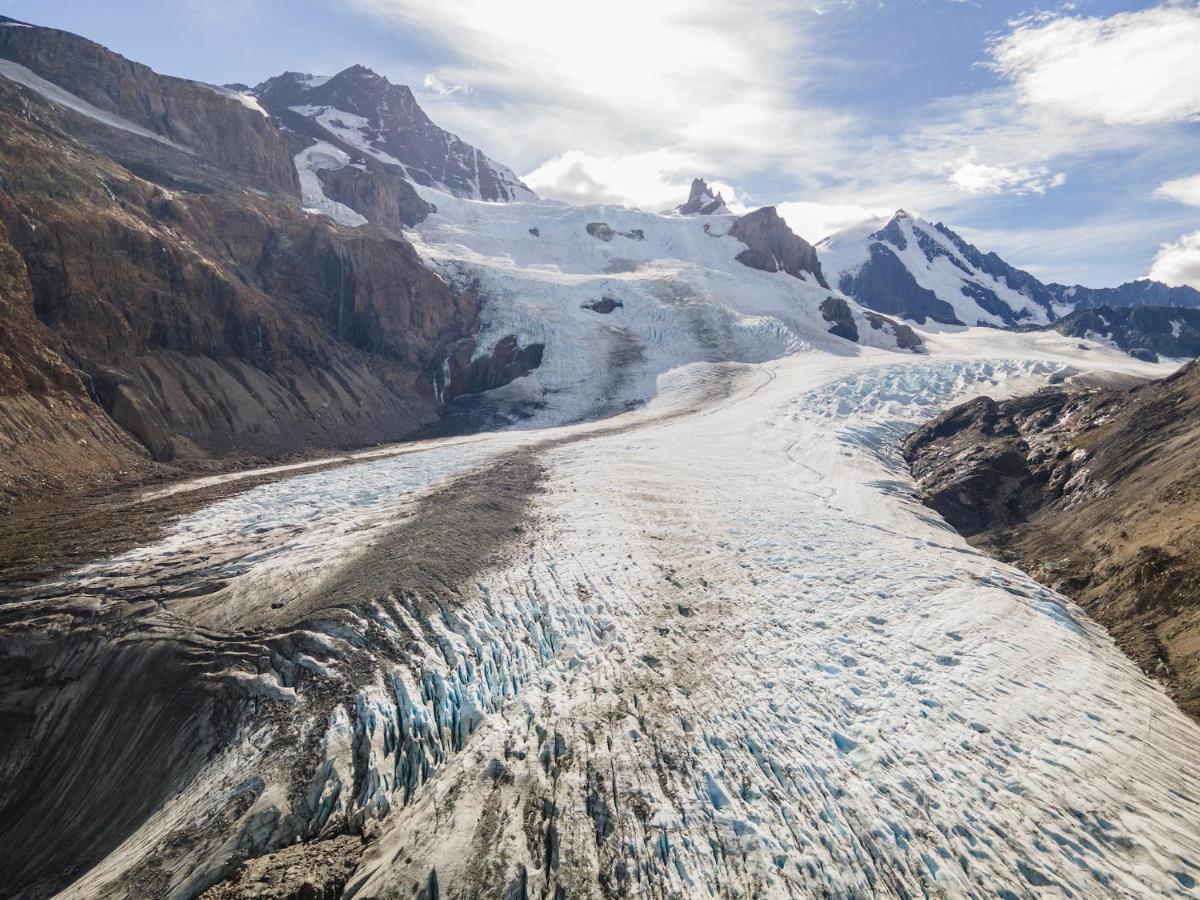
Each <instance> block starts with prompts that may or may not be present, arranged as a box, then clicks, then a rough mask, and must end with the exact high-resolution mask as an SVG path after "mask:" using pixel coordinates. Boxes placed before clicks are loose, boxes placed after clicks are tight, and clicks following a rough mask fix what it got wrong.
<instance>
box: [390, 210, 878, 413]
mask: <svg viewBox="0 0 1200 900" xmlns="http://www.w3.org/2000/svg"><path fill="white" fill-rule="evenodd" d="M418 191H419V192H420V193H421V194H422V196H423V197H425V199H427V200H429V201H431V202H432V203H433V204H434V205H435V206H436V207H437V212H436V213H435V214H433V215H431V216H429V218H427V219H426V220H425V221H424V222H422V223H421V224H420V225H418V226H417V227H416V228H414V229H413V230H412V231H411V232H409V235H410V239H411V240H412V241H413V244H414V246H416V248H417V250H418V252H419V253H420V254H421V255H422V256H423V257H424V258H425V259H426V260H427V261H428V262H429V263H430V265H432V266H433V267H434V268H435V269H436V270H437V271H439V272H441V273H442V274H443V275H444V276H445V277H446V278H447V279H448V280H449V281H451V282H452V283H457V284H461V285H462V286H464V287H467V286H469V285H473V284H474V285H478V289H479V290H480V292H481V293H482V294H483V295H484V296H486V297H487V298H488V302H487V303H486V305H485V307H484V310H483V313H482V319H483V321H482V333H481V335H480V339H479V346H480V347H483V348H488V347H491V346H492V345H493V344H494V343H495V342H496V341H498V340H499V339H500V338H502V337H504V336H505V335H509V334H512V335H516V336H517V338H518V339H519V341H520V342H521V344H522V345H524V344H527V343H533V342H537V343H543V344H545V345H546V351H545V354H544V356H543V361H542V365H541V367H540V368H538V369H537V370H536V371H534V372H533V373H531V374H530V375H529V376H527V378H526V379H523V381H527V382H528V384H527V385H525V386H524V388H525V391H526V392H527V394H530V395H532V396H534V397H536V398H538V399H540V401H541V402H542V403H543V408H542V409H541V410H539V411H538V412H537V413H536V414H535V415H534V416H533V418H532V419H530V420H529V422H528V423H527V424H529V425H547V424H560V423H563V422H569V421H574V420H577V419H579V418H582V417H585V416H589V415H595V414H598V413H602V412H612V411H619V410H621V409H624V408H626V407H627V406H629V405H630V404H636V403H640V402H644V401H645V400H647V399H649V398H650V397H652V396H654V394H655V392H656V389H657V388H656V379H657V378H658V377H659V376H660V375H662V374H663V373H665V372H667V371H669V370H671V369H673V368H676V367H678V366H681V365H685V364H687V363H691V362H701V361H716V360H725V361H732V362H762V361H765V360H768V359H776V358H779V357H782V356H784V355H786V354H789V353H795V352H801V351H808V350H814V349H821V350H824V351H827V352H831V353H839V354H856V353H862V352H870V351H865V350H864V348H862V347H860V346H857V345H855V344H852V343H850V342H848V341H845V340H843V339H841V338H837V337H834V336H832V335H830V334H828V329H829V328H830V323H828V322H826V321H825V320H824V319H823V318H822V316H821V314H820V311H819V306H820V304H821V302H822V301H823V300H824V299H825V298H826V297H828V296H830V295H831V294H832V293H836V292H831V291H828V290H825V289H824V288H821V287H819V286H818V285H815V284H812V283H809V282H806V281H802V280H799V279H796V278H793V277H792V276H790V275H787V274H786V273H783V272H775V273H767V272H762V271H759V270H757V269H751V268H748V267H747V266H745V265H743V264H742V263H740V262H738V261H737V260H736V256H737V255H738V254H739V253H741V252H742V251H743V250H745V245H744V244H742V243H741V242H740V241H738V240H737V239H735V238H732V237H729V236H727V235H725V234H724V229H723V226H724V225H725V223H724V222H722V221H721V220H720V219H714V218H712V217H684V216H678V215H656V214H653V213H646V212H642V211H641V210H636V209H629V208H625V207H619V206H585V207H568V206H563V205H561V204H555V203H547V202H537V203H506V204H493V203H480V202H475V201H470V200H463V199H459V198H455V197H451V196H449V195H447V194H444V193H442V192H439V191H432V190H429V189H425V188H418ZM598 222H599V223H605V224H607V225H609V226H610V227H611V228H613V229H614V230H615V231H616V232H617V235H616V236H615V237H614V238H613V239H612V240H611V241H608V242H605V241H602V240H600V239H598V238H596V237H593V236H592V235H590V234H588V233H587V226H588V225H589V224H593V223H598ZM714 223H716V224H714ZM530 229H536V230H537V232H538V236H536V237H535V236H534V235H532V234H530ZM638 232H640V233H641V234H642V236H643V237H642V239H641V240H637V239H635V238H631V237H628V236H627V235H632V234H636V233H638ZM603 296H611V297H613V298H615V299H618V300H620V301H621V302H622V303H623V306H622V307H620V308H619V309H617V310H615V311H614V312H613V313H612V314H610V315H599V314H597V313H595V312H592V311H590V310H587V309H584V308H583V305H584V304H585V303H589V302H592V301H595V300H597V299H600V298H601V297H603ZM848 302H849V304H850V306H851V308H852V310H855V316H856V322H857V325H858V330H859V333H860V335H862V337H863V340H865V341H869V342H873V343H875V344H876V345H878V346H879V347H880V348H881V349H894V343H893V340H892V338H891V337H890V335H889V334H888V333H886V332H884V331H882V330H875V329H873V328H871V326H870V325H869V324H867V322H866V320H865V319H864V318H863V316H862V314H861V311H859V308H858V306H857V304H856V303H855V302H854V301H853V300H850V301H848Z"/></svg>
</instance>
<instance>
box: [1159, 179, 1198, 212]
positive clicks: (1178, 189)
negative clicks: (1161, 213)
mask: <svg viewBox="0 0 1200 900" xmlns="http://www.w3.org/2000/svg"><path fill="white" fill-rule="evenodd" d="M1154 196H1155V197H1162V198H1163V199H1165V200H1175V201H1177V202H1179V203H1186V204H1188V205H1189V206H1200V175H1192V176H1191V177H1190V178H1176V179H1173V180H1172V181H1164V182H1163V183H1162V184H1160V185H1159V186H1158V187H1157V188H1155V190H1154Z"/></svg>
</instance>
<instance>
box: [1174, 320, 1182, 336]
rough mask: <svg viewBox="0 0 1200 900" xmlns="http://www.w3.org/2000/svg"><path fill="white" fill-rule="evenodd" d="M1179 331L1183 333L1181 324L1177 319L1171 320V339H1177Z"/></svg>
mask: <svg viewBox="0 0 1200 900" xmlns="http://www.w3.org/2000/svg"><path fill="white" fill-rule="evenodd" d="M1181 331H1183V322H1181V321H1179V319H1172V320H1171V337H1173V338H1177V337H1179V334H1180V332H1181Z"/></svg>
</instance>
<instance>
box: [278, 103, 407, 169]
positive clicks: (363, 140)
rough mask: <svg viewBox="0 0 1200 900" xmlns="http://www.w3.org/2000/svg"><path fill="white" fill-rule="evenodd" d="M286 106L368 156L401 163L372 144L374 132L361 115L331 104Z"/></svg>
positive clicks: (394, 164)
mask: <svg viewBox="0 0 1200 900" xmlns="http://www.w3.org/2000/svg"><path fill="white" fill-rule="evenodd" d="M288 108H289V109H290V110H291V111H292V112H294V113H299V114H300V115H302V116H304V117H305V118H309V119H314V120H315V121H317V122H319V123H320V124H321V126H322V127H323V128H325V129H326V130H328V131H329V132H330V133H332V134H334V135H336V136H337V137H338V138H340V139H341V140H343V141H345V142H346V143H347V144H350V145H351V146H352V147H355V148H356V149H358V150H361V151H362V152H363V153H365V154H367V155H368V156H373V157H375V158H376V159H378V160H379V161H380V162H385V163H388V164H389V165H393V166H399V165H402V163H401V162H400V160H398V159H396V157H394V156H392V155H391V154H390V153H386V152H385V151H383V150H380V149H378V148H377V147H375V146H373V145H372V141H373V140H374V137H372V135H374V134H375V132H374V130H373V129H372V128H371V126H370V123H369V122H368V121H367V119H366V118H364V117H363V116H359V115H355V114H354V113H350V112H345V111H344V110H340V109H335V108H334V107H332V106H312V105H309V104H305V105H303V106H290V107H288Z"/></svg>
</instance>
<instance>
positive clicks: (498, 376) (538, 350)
mask: <svg viewBox="0 0 1200 900" xmlns="http://www.w3.org/2000/svg"><path fill="white" fill-rule="evenodd" d="M472 346H473V344H472ZM464 349H466V348H464ZM545 350H546V347H545V345H544V344H527V345H526V346H524V347H522V346H521V345H520V343H519V342H518V341H517V336H516V335H513V334H510V335H506V336H505V337H503V338H501V339H500V340H498V341H497V342H496V344H495V346H493V347H492V349H491V352H490V353H487V354H485V355H483V356H477V357H475V358H474V359H471V360H470V362H465V363H464V362H463V361H461V360H459V361H457V362H456V364H455V369H456V372H455V374H454V375H453V376H452V377H451V379H450V383H449V384H448V385H447V386H446V391H445V399H446V400H448V401H449V400H455V399H457V398H459V397H462V396H464V395H467V394H482V393H484V392H486V391H491V390H495V389H496V388H498V387H503V386H504V385H506V384H509V383H510V382H512V381H513V380H515V379H517V378H521V377H523V376H525V375H528V374H529V373H530V372H532V371H533V370H534V369H536V368H537V367H538V366H540V365H541V364H542V354H543V353H544V352H545Z"/></svg>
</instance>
